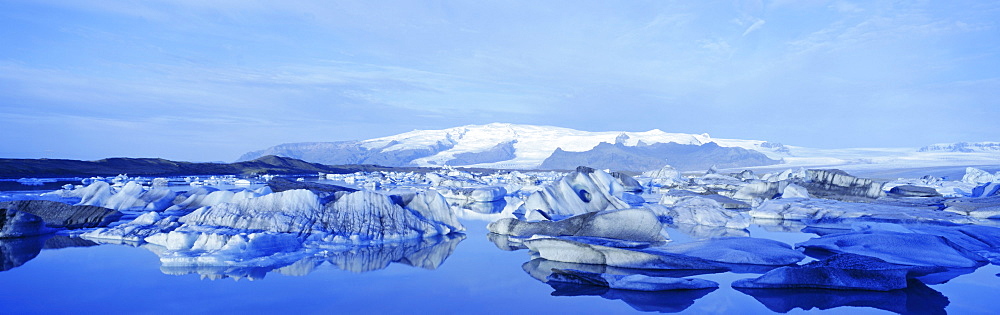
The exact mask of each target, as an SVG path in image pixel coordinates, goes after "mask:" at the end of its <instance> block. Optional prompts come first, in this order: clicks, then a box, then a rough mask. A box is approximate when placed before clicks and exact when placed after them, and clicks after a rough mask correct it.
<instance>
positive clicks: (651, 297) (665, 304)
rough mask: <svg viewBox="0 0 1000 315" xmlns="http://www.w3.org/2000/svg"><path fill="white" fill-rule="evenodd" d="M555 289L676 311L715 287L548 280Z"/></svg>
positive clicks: (566, 293)
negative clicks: (651, 287)
mask: <svg viewBox="0 0 1000 315" xmlns="http://www.w3.org/2000/svg"><path fill="white" fill-rule="evenodd" d="M549 286H551V287H552V288H553V289H555V291H553V292H552V296H588V295H594V296H600V297H602V298H605V299H608V300H621V301H622V302H625V304H628V305H629V306H631V307H632V308H634V309H636V310H637V311H641V312H660V313H678V312H681V311H684V310H686V309H688V308H689V307H691V305H693V304H694V301H695V300H698V299H700V298H702V297H704V296H705V295H708V294H709V293H712V291H715V290H717V288H711V289H698V290H669V291H632V290H617V289H609V288H605V287H598V286H589V285H579V284H570V283H565V282H555V281H552V282H549Z"/></svg>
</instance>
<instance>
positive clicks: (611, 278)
mask: <svg viewBox="0 0 1000 315" xmlns="http://www.w3.org/2000/svg"><path fill="white" fill-rule="evenodd" d="M548 280H549V282H552V281H555V282H564V283H574V284H582V285H592V286H599V287H607V288H611V289H622V290H634V291H666V290H695V289H709V288H718V287H719V284H718V283H716V282H714V281H709V280H703V279H694V278H670V277H650V276H646V275H638V274H636V275H614V274H602V273H593V272H586V271H581V270H574V269H552V274H550V275H549V276H548Z"/></svg>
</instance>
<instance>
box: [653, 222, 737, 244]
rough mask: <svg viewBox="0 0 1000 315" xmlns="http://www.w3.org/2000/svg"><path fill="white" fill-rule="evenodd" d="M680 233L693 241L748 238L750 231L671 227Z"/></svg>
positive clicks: (685, 225) (717, 227)
mask: <svg viewBox="0 0 1000 315" xmlns="http://www.w3.org/2000/svg"><path fill="white" fill-rule="evenodd" d="M671 226H672V227H673V228H675V229H677V230H678V231H680V232H681V233H684V234H686V235H688V236H690V237H692V238H694V239H698V240H706V239H713V238H725V237H750V231H747V230H745V229H731V228H727V227H724V226H708V225H694V224H674V225H671Z"/></svg>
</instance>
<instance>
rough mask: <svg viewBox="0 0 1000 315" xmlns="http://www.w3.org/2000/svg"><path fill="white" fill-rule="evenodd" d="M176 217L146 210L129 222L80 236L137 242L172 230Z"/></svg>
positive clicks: (115, 241)
mask: <svg viewBox="0 0 1000 315" xmlns="http://www.w3.org/2000/svg"><path fill="white" fill-rule="evenodd" d="M177 219H178V217H177V216H166V217H164V216H163V215H161V214H160V213H159V212H146V213H144V214H142V215H140V216H139V217H137V218H135V219H133V220H132V221H130V222H126V223H122V224H119V225H116V226H113V227H107V228H99V229H94V230H91V231H87V232H85V233H83V234H81V235H80V237H83V238H86V239H90V240H95V241H99V242H102V243H133V244H139V243H142V242H144V239H146V237H149V236H151V235H154V234H157V233H164V232H170V231H173V230H174V229H176V228H177V227H178V226H180V223H178V222H177Z"/></svg>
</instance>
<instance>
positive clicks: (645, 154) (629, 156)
mask: <svg viewBox="0 0 1000 315" xmlns="http://www.w3.org/2000/svg"><path fill="white" fill-rule="evenodd" d="M780 162H781V161H778V160H772V159H770V158H768V157H767V156H766V155H764V154H763V153H760V152H756V151H751V150H747V149H743V148H733V147H721V146H719V145H718V144H715V143H714V142H709V143H706V144H703V145H687V144H677V143H673V142H671V143H654V144H639V145H636V146H626V145H624V144H622V143H616V144H611V143H607V142H602V143H601V144H598V145H597V146H595V147H594V148H593V149H590V150H588V151H583V152H569V151H565V150H562V149H556V151H555V152H553V153H552V155H551V156H549V157H548V158H546V159H545V161H543V162H542V165H541V168H542V169H573V168H574V167H576V166H577V165H587V166H590V167H594V168H599V169H612V170H617V171H631V172H644V171H649V170H655V169H660V168H662V167H663V166H665V165H668V164H669V165H671V166H673V167H674V168H676V169H678V170H682V171H692V170H705V169H708V168H710V167H712V166H717V167H719V168H731V167H746V166H762V165H773V164H778V163H780Z"/></svg>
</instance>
